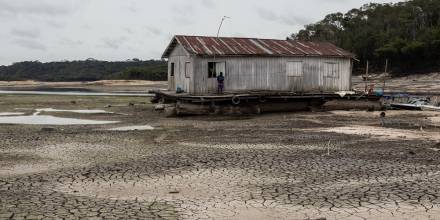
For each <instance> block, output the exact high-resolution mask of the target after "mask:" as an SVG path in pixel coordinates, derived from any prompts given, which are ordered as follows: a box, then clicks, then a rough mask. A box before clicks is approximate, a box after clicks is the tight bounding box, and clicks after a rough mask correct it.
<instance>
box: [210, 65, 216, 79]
mask: <svg viewBox="0 0 440 220" xmlns="http://www.w3.org/2000/svg"><path fill="white" fill-rule="evenodd" d="M211 65H213V66H211ZM213 78H217V62H210V61H209V62H208V79H213Z"/></svg>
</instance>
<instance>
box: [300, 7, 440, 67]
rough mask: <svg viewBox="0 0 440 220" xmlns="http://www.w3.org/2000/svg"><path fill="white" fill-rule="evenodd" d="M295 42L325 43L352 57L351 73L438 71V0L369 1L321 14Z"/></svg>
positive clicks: (302, 31)
mask: <svg viewBox="0 0 440 220" xmlns="http://www.w3.org/2000/svg"><path fill="white" fill-rule="evenodd" d="M291 37H292V38H293V39H296V40H307V41H309V40H310V41H329V42H332V43H334V44H336V45H338V46H340V47H342V48H344V49H346V50H349V51H352V52H353V53H355V54H356V55H357V58H358V59H359V62H355V68H356V69H355V70H357V72H363V71H365V70H364V69H365V67H366V62H367V60H368V61H369V62H370V64H371V66H370V67H371V69H372V71H384V66H385V63H386V60H387V59H388V60H389V64H390V70H391V71H392V73H394V74H400V73H423V72H431V71H440V0H411V1H405V2H399V3H394V4H393V3H389V4H376V3H371V4H367V5H364V6H362V7H361V8H359V9H352V10H350V11H348V12H347V13H345V14H343V13H334V14H329V15H327V16H326V17H325V18H324V19H323V20H321V21H319V22H317V23H315V24H310V25H307V26H306V27H305V28H304V29H303V30H301V31H299V32H298V33H296V34H292V36H291Z"/></svg>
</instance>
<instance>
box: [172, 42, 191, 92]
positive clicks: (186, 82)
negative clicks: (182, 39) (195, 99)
mask: <svg viewBox="0 0 440 220" xmlns="http://www.w3.org/2000/svg"><path fill="white" fill-rule="evenodd" d="M192 61H193V58H192V57H191V56H190V55H189V54H188V53H187V52H186V51H185V49H183V47H182V46H180V45H177V46H176V48H175V49H174V50H173V52H172V53H171V55H170V57H169V58H168V90H170V91H176V89H177V87H178V86H179V87H180V88H182V89H183V90H184V91H185V92H191V91H190V89H191V87H192V86H191V84H192V75H193V70H192V67H193V62H192ZM187 62H189V63H190V64H189V71H190V73H189V74H188V75H189V76H190V78H187V77H186V76H185V65H186V63H187ZM171 63H174V68H175V70H174V77H172V76H171Z"/></svg>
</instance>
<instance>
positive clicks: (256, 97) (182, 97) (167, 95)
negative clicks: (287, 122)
mask: <svg viewBox="0 0 440 220" xmlns="http://www.w3.org/2000/svg"><path fill="white" fill-rule="evenodd" d="M151 93H153V94H155V95H156V98H158V99H161V98H162V99H166V100H168V101H186V102H193V103H200V102H202V103H203V102H224V101H231V100H232V99H237V98H238V99H240V100H242V101H247V102H248V101H259V102H263V101H264V102H266V101H269V100H276V101H295V100H304V99H308V100H318V99H319V100H333V99H358V100H359V99H363V100H365V99H368V100H379V99H380V97H378V96H371V95H365V94H360V93H347V94H346V95H345V96H341V95H340V94H338V93H335V92H334V93H291V92H282V91H279V92H277V91H240V92H225V93H224V94H207V95H190V94H188V93H176V92H174V91H166V90H156V91H151Z"/></svg>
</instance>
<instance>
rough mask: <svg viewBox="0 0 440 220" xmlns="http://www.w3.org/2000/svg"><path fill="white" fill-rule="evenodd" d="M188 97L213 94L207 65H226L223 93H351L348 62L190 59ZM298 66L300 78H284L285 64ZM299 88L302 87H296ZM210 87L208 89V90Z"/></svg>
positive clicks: (318, 59) (349, 63)
mask: <svg viewBox="0 0 440 220" xmlns="http://www.w3.org/2000/svg"><path fill="white" fill-rule="evenodd" d="M193 61H194V64H193V72H194V80H193V84H192V85H193V87H194V88H192V89H191V92H192V94H195V95H201V94H207V93H212V92H215V90H216V88H215V86H212V85H210V84H212V83H208V82H209V81H210V80H208V62H226V73H225V91H227V92H236V91H237V92H239V91H246V90H269V91H293V92H321V91H322V92H331V91H347V90H350V89H351V60H350V59H349V58H324V57H296V58H292V57H270V58H264V57H255V58H254V57H228V58H224V57H222V58H216V59H214V58H203V57H193ZM288 62H302V71H303V77H298V76H294V77H292V76H288V74H287V63H288ZM300 84H302V85H300ZM209 85H210V86H209Z"/></svg>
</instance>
